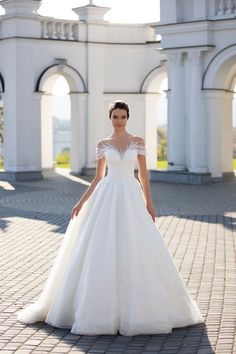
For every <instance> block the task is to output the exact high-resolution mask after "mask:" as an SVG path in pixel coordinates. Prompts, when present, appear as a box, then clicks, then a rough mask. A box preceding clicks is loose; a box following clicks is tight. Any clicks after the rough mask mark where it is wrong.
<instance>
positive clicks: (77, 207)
mask: <svg viewBox="0 0 236 354" xmlns="http://www.w3.org/2000/svg"><path fill="white" fill-rule="evenodd" d="M82 206H83V205H82V204H81V203H80V202H79V203H77V204H76V205H75V206H74V207H73V208H72V210H71V214H70V216H71V219H73V217H74V216H77V215H78V214H79V212H80V209H81V208H82Z"/></svg>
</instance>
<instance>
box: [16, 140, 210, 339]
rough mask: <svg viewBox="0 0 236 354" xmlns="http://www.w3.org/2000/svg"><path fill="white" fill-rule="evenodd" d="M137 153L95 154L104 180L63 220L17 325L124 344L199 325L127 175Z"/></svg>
mask: <svg viewBox="0 0 236 354" xmlns="http://www.w3.org/2000/svg"><path fill="white" fill-rule="evenodd" d="M145 153H146V152H145V147H143V146H139V145H138V144H137V143H135V142H132V143H131V144H129V145H128V147H127V148H126V149H125V150H124V151H120V150H118V149H117V148H116V146H115V145H109V144H106V145H103V146H101V147H98V148H97V158H102V157H103V156H105V158H106V161H107V167H108V173H107V175H106V176H104V177H103V178H102V179H101V180H100V181H99V183H98V184H97V185H96V187H95V189H94V191H93V193H92V194H91V196H90V197H89V199H87V201H86V202H85V203H84V205H83V207H82V209H81V210H80V212H79V214H78V215H77V216H75V217H74V218H73V219H70V221H69V224H68V226H67V230H66V232H65V234H64V237H63V240H62V243H61V246H60V248H59V251H58V253H57V257H56V258H55V261H54V263H53V266H52V268H51V271H50V273H49V276H48V278H47V281H46V283H45V286H44V288H43V291H42V292H41V294H40V296H39V298H38V299H37V300H36V301H35V302H34V303H32V304H29V305H28V306H27V307H26V308H24V309H21V310H20V311H19V312H18V314H17V318H18V320H19V321H21V322H23V323H35V322H38V321H45V322H46V323H48V324H50V325H52V326H55V327H59V328H70V329H71V333H75V334H84V335H102V334H118V333H120V334H121V335H125V336H130V335H139V334H158V333H170V332H172V328H177V327H185V326H189V325H194V324H197V323H201V322H203V318H202V315H201V313H200V310H199V308H198V305H197V303H196V301H195V300H193V299H192V298H191V296H190V294H189V293H188V290H187V288H186V286H185V283H184V281H183V279H182V277H181V275H180V273H179V272H178V269H177V267H176V265H175V263H174V261H173V259H172V257H171V255H170V253H169V250H168V248H167V246H166V245H165V243H164V240H163V238H162V235H161V233H160V231H159V229H158V227H157V225H156V224H155V223H154V222H153V220H152V218H151V215H150V214H149V213H148V211H147V208H146V206H145V197H144V193H143V190H142V188H141V184H140V183H139V181H138V179H137V178H136V177H135V175H134V168H135V163H136V161H137V155H138V154H143V155H145Z"/></svg>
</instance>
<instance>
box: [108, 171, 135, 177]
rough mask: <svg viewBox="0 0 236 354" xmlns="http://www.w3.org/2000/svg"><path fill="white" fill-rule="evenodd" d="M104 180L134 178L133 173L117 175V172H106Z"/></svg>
mask: <svg viewBox="0 0 236 354" xmlns="http://www.w3.org/2000/svg"><path fill="white" fill-rule="evenodd" d="M105 177H106V178H135V174H134V172H130V173H124V172H123V173H117V172H111V171H110V172H108V173H107V175H106V176H105Z"/></svg>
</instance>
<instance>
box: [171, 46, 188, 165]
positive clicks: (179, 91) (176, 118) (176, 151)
mask: <svg viewBox="0 0 236 354" xmlns="http://www.w3.org/2000/svg"><path fill="white" fill-rule="evenodd" d="M167 55H168V60H169V76H170V93H169V94H168V97H169V96H171V97H170V102H169V104H168V110H169V111H168V169H169V170H175V171H181V170H185V169H186V166H185V130H186V129H185V114H186V112H185V98H184V96H185V92H184V66H183V53H167Z"/></svg>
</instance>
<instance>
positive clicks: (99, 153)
mask: <svg viewBox="0 0 236 354" xmlns="http://www.w3.org/2000/svg"><path fill="white" fill-rule="evenodd" d="M109 149H114V150H115V151H117V152H118V153H119V155H120V157H121V159H123V158H124V156H125V153H126V152H127V151H128V150H137V153H138V155H143V156H145V155H146V148H145V145H144V144H140V143H139V142H137V141H131V142H130V143H129V144H128V145H127V146H126V147H125V149H119V148H118V147H117V146H116V145H115V144H111V143H109V142H106V143H104V142H101V143H100V144H99V146H97V147H96V157H97V159H101V158H103V157H104V155H105V152H106V151H107V150H109Z"/></svg>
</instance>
